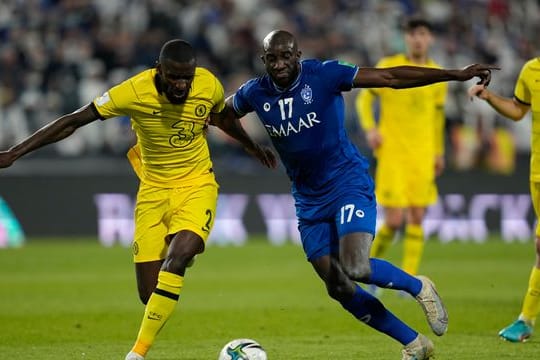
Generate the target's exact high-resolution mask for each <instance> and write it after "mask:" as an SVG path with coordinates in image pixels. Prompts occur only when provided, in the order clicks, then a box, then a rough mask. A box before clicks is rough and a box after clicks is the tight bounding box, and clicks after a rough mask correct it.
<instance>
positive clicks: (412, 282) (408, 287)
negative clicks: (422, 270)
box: [369, 258, 422, 296]
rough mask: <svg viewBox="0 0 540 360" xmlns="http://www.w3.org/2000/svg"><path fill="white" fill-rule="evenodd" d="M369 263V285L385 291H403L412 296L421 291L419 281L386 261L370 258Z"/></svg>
mask: <svg viewBox="0 0 540 360" xmlns="http://www.w3.org/2000/svg"><path fill="white" fill-rule="evenodd" d="M369 262H370V265H371V277H370V278H369V280H370V282H369V283H370V284H374V285H377V286H378V287H381V288H386V289H388V288H391V289H396V290H405V291H406V292H408V293H409V294H411V295H412V296H416V295H418V293H420V290H422V282H421V281H420V280H418V279H417V278H416V277H414V276H412V275H410V274H407V273H406V272H405V271H403V270H401V269H400V268H398V267H397V266H395V265H392V264H391V263H389V262H388V261H385V260H382V259H377V258H371V259H369Z"/></svg>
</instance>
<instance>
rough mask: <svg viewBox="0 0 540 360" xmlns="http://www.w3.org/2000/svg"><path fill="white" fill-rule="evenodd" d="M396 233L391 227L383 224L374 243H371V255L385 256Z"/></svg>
mask: <svg viewBox="0 0 540 360" xmlns="http://www.w3.org/2000/svg"><path fill="white" fill-rule="evenodd" d="M395 235H396V232H395V231H394V230H393V229H392V228H391V227H389V226H388V225H386V224H383V225H382V226H381V227H380V228H379V231H377V234H376V235H375V239H374V240H373V244H372V245H371V257H377V258H380V257H383V256H384V254H385V253H386V251H387V250H388V248H389V247H390V245H392V241H394V236H395Z"/></svg>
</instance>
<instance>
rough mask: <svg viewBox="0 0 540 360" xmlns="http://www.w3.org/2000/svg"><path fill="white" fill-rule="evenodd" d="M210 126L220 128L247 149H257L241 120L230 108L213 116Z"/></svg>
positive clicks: (227, 107) (226, 107)
mask: <svg viewBox="0 0 540 360" xmlns="http://www.w3.org/2000/svg"><path fill="white" fill-rule="evenodd" d="M210 124H211V125H214V126H216V127H218V128H220V129H221V130H222V131H223V132H224V133H225V134H227V135H229V136H230V137H232V138H233V139H235V140H236V141H238V142H239V143H240V144H242V145H243V146H244V147H245V148H246V149H252V148H254V147H255V143H254V142H253V140H252V139H251V137H250V136H249V135H248V134H247V133H246V131H245V129H244V127H243V126H242V124H241V123H240V119H239V118H238V116H237V115H236V113H235V111H234V109H232V108H231V107H230V106H228V105H227V106H225V109H223V111H222V112H221V113H219V114H212V115H211V116H210Z"/></svg>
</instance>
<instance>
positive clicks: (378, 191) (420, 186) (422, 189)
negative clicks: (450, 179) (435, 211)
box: [375, 159, 438, 208]
mask: <svg viewBox="0 0 540 360" xmlns="http://www.w3.org/2000/svg"><path fill="white" fill-rule="evenodd" d="M418 165H422V164H415V165H413V164H407V163H398V162H396V161H392V160H390V161H389V160H386V161H384V159H383V161H379V162H378V163H377V168H376V170H375V195H376V196H377V203H378V204H380V205H382V206H385V207H398V208H406V207H411V206H418V207H427V206H429V205H432V204H434V203H435V202H437V197H438V193H437V185H436V183H435V176H434V168H435V164H433V165H431V164H428V165H429V166H432V168H429V169H428V168H426V167H425V166H423V168H422V166H418Z"/></svg>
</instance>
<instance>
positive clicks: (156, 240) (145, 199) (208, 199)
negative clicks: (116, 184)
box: [133, 182, 218, 263]
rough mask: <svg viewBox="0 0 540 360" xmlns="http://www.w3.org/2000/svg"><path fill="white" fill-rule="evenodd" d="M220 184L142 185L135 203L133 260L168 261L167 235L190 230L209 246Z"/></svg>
mask: <svg viewBox="0 0 540 360" xmlns="http://www.w3.org/2000/svg"><path fill="white" fill-rule="evenodd" d="M217 198H218V185H217V183H215V182H208V183H203V184H199V185H196V186H185V187H179V188H160V187H155V186H151V185H148V184H145V183H142V182H141V184H140V186H139V191H138V194H137V203H136V204H135V235H134V241H133V259H134V261H135V262H136V263H137V262H146V261H155V260H161V259H165V257H166V255H167V248H168V244H167V242H166V237H167V235H170V234H175V233H177V232H179V231H180V230H190V231H193V232H194V233H196V234H197V235H199V236H200V237H201V238H202V239H203V241H204V242H205V243H206V240H207V239H208V235H209V234H210V230H211V229H212V226H213V225H214V219H215V214H216V206H217Z"/></svg>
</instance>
